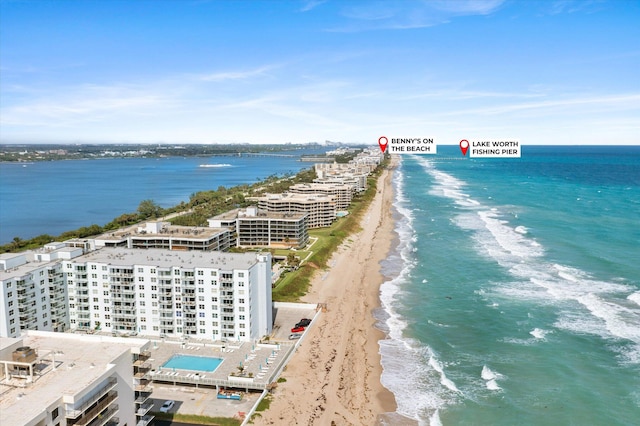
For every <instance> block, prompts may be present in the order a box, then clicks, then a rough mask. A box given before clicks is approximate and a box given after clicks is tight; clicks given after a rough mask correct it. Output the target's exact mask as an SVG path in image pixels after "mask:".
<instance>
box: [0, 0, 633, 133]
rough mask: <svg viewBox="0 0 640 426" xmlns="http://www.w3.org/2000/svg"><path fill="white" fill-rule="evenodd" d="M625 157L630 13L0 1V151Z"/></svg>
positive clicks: (620, 3)
mask: <svg viewBox="0 0 640 426" xmlns="http://www.w3.org/2000/svg"><path fill="white" fill-rule="evenodd" d="M381 135H386V136H389V137H426V136H430V137H434V138H435V139H436V142H438V143H439V144H443V145H444V144H457V143H458V141H459V140H460V139H463V138H466V139H468V138H474V137H496V138H506V137H509V138H517V139H519V140H520V141H521V143H522V144H640V2H638V1H624V0H617V1H587V0H585V1H571V0H562V1H509V0H504V1H503V0H481V1H466V0H454V1H439V0H434V1H419V0H412V1H402V0H397V1H357V0H342V1H336V0H333V1H332V0H327V1H321V0H315V1H314V0H308V1H275V0H273V1H250V0H244V1H242V0H240V1H196V0H193V1H190V0H183V1H172V0H159V1H144V0H138V1H133V0H131V1H118V0H110V1H108V0H101V1H99V0H93V1H92V0H87V1H65V0H58V1H44V0H42V1H38V0H31V1H30V0H24V1H20V0H0V142H2V143H23V142H56V143H57V142H114V143H121V142H144V143H157V142H166V143H190V142H193V143H231V142H232V143H280V142H294V143H297V142H310V141H324V140H331V141H342V142H356V143H376V142H377V139H378V137H379V136H381Z"/></svg>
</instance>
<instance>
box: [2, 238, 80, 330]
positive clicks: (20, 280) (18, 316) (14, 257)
mask: <svg viewBox="0 0 640 426" xmlns="http://www.w3.org/2000/svg"><path fill="white" fill-rule="evenodd" d="M81 254H82V250H81V249H77V248H70V247H66V246H65V245H64V244H63V243H51V244H47V245H45V246H44V247H43V248H42V249H39V250H34V251H27V252H23V253H3V254H0V284H1V285H2V290H1V291H0V308H1V309H0V337H18V336H20V334H22V333H23V332H24V331H26V330H45V331H65V330H67V329H69V326H70V323H69V311H68V307H67V303H68V295H67V288H66V285H65V282H64V276H63V274H62V265H61V261H62V260H63V259H71V258H73V257H76V256H79V255H81Z"/></svg>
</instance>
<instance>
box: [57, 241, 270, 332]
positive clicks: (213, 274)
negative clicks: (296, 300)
mask: <svg viewBox="0 0 640 426" xmlns="http://www.w3.org/2000/svg"><path fill="white" fill-rule="evenodd" d="M62 263H63V265H62V273H63V275H64V279H65V282H66V283H67V286H68V291H69V317H70V326H71V328H72V329H84V330H102V331H109V332H113V333H123V334H135V333H139V334H142V335H148V336H169V337H177V336H192V337H195V338H203V339H213V340H221V339H234V340H242V341H250V340H252V339H257V338H260V337H262V336H264V335H268V334H270V333H271V329H272V320H273V317H272V300H271V255H270V253H257V254H256V253H221V252H206V251H205V252H194V251H190V252H182V251H178V252H176V251H168V250H159V249H148V250H135V249H125V248H111V249H110V248H104V249H101V250H96V251H94V252H91V253H88V254H85V255H83V256H80V257H77V258H75V259H72V260H68V261H64V262H62Z"/></svg>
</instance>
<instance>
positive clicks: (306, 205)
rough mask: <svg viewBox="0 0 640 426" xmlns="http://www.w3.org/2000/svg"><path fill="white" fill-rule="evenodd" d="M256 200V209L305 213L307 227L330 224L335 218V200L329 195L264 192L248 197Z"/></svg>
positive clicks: (319, 226)
mask: <svg viewBox="0 0 640 426" xmlns="http://www.w3.org/2000/svg"><path fill="white" fill-rule="evenodd" d="M249 199H250V200H253V201H257V202H258V209H259V210H262V211H267V212H279V213H290V214H291V213H307V227H308V228H309V229H311V228H322V227H327V226H331V224H332V223H333V221H334V220H335V218H336V201H335V198H334V197H333V196H330V195H319V194H313V195H306V194H294V193H285V194H265V195H264V196H262V197H254V198H249Z"/></svg>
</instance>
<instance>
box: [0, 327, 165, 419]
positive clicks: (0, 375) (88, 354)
mask: <svg viewBox="0 0 640 426" xmlns="http://www.w3.org/2000/svg"><path fill="white" fill-rule="evenodd" d="M148 348H149V341H148V340H142V339H131V338H127V339H125V338H114V337H110V336H87V335H77V334H72V333H52V332H43V331H28V332H26V333H25V334H24V335H22V336H21V337H19V338H0V381H1V382H2V388H3V389H2V398H0V424H1V425H7V426H9V425H23V426H60V425H76V426H85V425H107V426H115V425H131V426H134V425H140V426H146V425H148V424H150V422H151V421H152V420H153V416H152V415H150V414H149V410H150V409H151V408H152V407H153V401H152V400H151V399H149V396H150V395H151V389H150V388H149V386H148V385H147V383H148V382H149V380H147V379H145V378H144V376H145V375H144V374H141V373H140V372H141V371H142V370H141V369H140V367H139V366H140V365H143V364H141V363H140V362H138V363H137V365H138V367H135V365H136V361H139V360H141V359H143V358H144V357H145V356H146V354H148ZM147 365H148V364H147ZM136 370H137V371H136ZM134 371H136V374H134ZM136 376H137V378H136Z"/></svg>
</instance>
